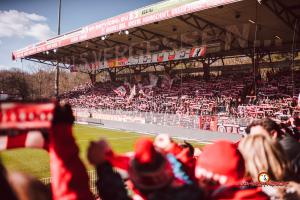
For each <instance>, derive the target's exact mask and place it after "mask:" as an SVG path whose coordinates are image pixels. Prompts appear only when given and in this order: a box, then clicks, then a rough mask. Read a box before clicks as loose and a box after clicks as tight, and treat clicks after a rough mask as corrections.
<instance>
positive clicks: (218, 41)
mask: <svg viewBox="0 0 300 200" xmlns="http://www.w3.org/2000/svg"><path fill="white" fill-rule="evenodd" d="M299 22H300V1H295V0H258V1H256V0H168V1H162V2H159V3H156V4H153V5H149V6H146V7H143V8H141V9H138V10H134V11H131V12H127V13H124V14H121V15H118V16H116V17H112V18H109V19H106V20H103V21H99V22H96V23H94V24H91V25H88V26H85V27H82V28H79V29H77V30H74V31H72V32H69V33H66V34H62V35H59V36H57V37H54V38H50V39H48V40H46V41H43V42H40V43H37V44H32V45H29V46H28V47H25V48H23V49H20V50H17V51H14V52H13V53H12V59H27V60H31V61H36V62H41V63H47V64H51V65H59V66H60V67H65V68H69V67H70V65H76V64H81V63H83V62H88V63H93V62H95V59H99V55H104V56H106V55H109V56H110V57H111V58H114V57H118V56H119V54H120V52H121V53H123V54H125V55H128V54H130V53H131V54H134V55H136V54H139V52H143V53H146V51H147V52H148V51H149V47H147V45H149V43H150V44H151V47H150V52H154V51H156V52H157V51H162V50H171V49H178V48H182V47H193V46H201V45H205V46H207V48H208V49H207V54H208V56H210V57H223V56H236V55H253V50H254V48H253V46H254V40H255V38H256V42H255V46H256V48H255V51H256V52H258V53H278V52H289V51H291V49H292V44H293V40H294V41H295V44H296V45H294V47H297V48H298V49H295V50H296V51H298V50H299V44H298V43H299V40H300V37H299V36H300V27H299ZM297 24H298V25H297ZM296 25H297V26H296ZM256 30H257V31H256ZM294 33H295V35H294ZM294 36H295V37H294ZM153 45H154V46H155V48H152V47H153ZM99 52H102V53H101V54H100V53H99ZM103 52H104V53H103Z"/></svg>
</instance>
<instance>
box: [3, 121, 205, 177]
mask: <svg viewBox="0 0 300 200" xmlns="http://www.w3.org/2000/svg"><path fill="white" fill-rule="evenodd" d="M73 130H74V137H75V138H76V142H77V144H78V146H79V148H80V158H81V159H82V161H83V162H84V164H85V166H86V167H87V169H93V166H91V165H90V164H89V163H88V161H87V158H86V151H87V148H88V145H89V142H90V141H92V140H97V139H99V138H105V139H107V140H108V142H109V144H110V145H111V146H112V148H113V149H114V151H116V152H118V153H124V152H128V151H132V149H133V146H134V143H135V141H136V140H137V139H138V138H139V137H141V135H140V134H137V133H133V132H125V131H117V130H108V129H102V128H99V127H95V126H87V125H75V126H74V128H73ZM192 144H193V145H195V146H199V147H202V146H203V144H199V143H198V144H197V143H192ZM0 159H1V160H2V162H3V164H4V165H5V167H6V168H7V169H8V170H11V171H20V172H24V173H28V174H31V175H33V176H35V177H37V178H45V177H50V172H49V156H48V154H47V152H46V151H44V150H39V149H16V150H8V151H5V152H1V153H0Z"/></svg>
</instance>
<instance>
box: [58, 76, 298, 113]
mask: <svg viewBox="0 0 300 200" xmlns="http://www.w3.org/2000/svg"><path fill="white" fill-rule="evenodd" d="M294 77H295V80H292V79H291V75H290V73H289V72H284V71H280V72H277V73H271V72H268V73H267V74H266V75H265V77H264V78H261V77H260V76H257V77H256V83H257V84H256V86H255V85H254V84H253V76H251V75H247V74H237V75H227V76H218V77H212V78H211V79H210V81H209V82H207V81H204V80H203V78H202V77H199V76H196V77H191V76H185V77H178V76H175V77H174V78H173V79H172V83H170V84H165V81H164V80H165V77H160V79H159V81H158V82H157V84H156V85H154V86H153V85H152V86H151V87H148V86H149V82H150V81H149V79H148V77H144V78H143V79H140V80H139V81H138V82H137V81H135V80H134V81H131V82H130V83H129V82H128V81H125V82H122V83H121V82H116V83H111V82H107V83H97V84H96V85H94V86H92V85H86V86H80V87H77V88H75V89H74V90H73V91H71V92H68V93H65V94H64V95H62V98H63V99H65V100H67V101H68V102H70V104H71V105H72V106H74V107H77V108H93V109H113V110H116V109H121V110H127V111H141V112H155V113H169V114H186V115H222V116H231V117H236V118H263V117H272V118H285V117H287V116H293V115H297V114H299V112H300V110H299V109H297V107H296V106H297V99H298V94H299V92H300V71H296V72H294ZM167 80H168V79H167ZM169 80H170V79H169ZM292 81H294V84H293V83H292ZM293 85H294V87H293ZM119 86H124V88H125V89H126V94H125V95H120V94H119V93H116V92H115V88H117V87H119ZM255 88H256V90H255ZM133 89H134V90H135V91H134V92H133ZM254 91H256V94H255V92H254Z"/></svg>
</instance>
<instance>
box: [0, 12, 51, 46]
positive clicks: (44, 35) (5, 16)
mask: <svg viewBox="0 0 300 200" xmlns="http://www.w3.org/2000/svg"><path fill="white" fill-rule="evenodd" d="M46 20H47V19H46V17H44V16H40V15H37V14H35V13H25V12H20V11H17V10H9V11H1V10H0V38H1V37H15V36H17V37H21V38H23V37H27V36H29V37H33V38H35V39H37V40H45V39H48V38H49V37H51V36H53V35H54V33H53V32H52V31H51V29H50V27H49V26H48V25H47V24H46V23H45V21H46Z"/></svg>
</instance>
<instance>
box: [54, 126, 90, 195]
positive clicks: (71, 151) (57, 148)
mask: <svg viewBox="0 0 300 200" xmlns="http://www.w3.org/2000/svg"><path fill="white" fill-rule="evenodd" d="M49 135H50V144H49V156H50V171H51V177H52V182H51V187H52V191H53V192H52V193H53V200H92V199H94V197H93V194H92V193H91V191H90V189H89V177H88V175H87V173H86V169H85V167H84V165H83V163H82V162H81V160H80V158H79V156H78V153H79V149H78V147H77V145H76V144H75V140H74V137H73V136H72V125H70V124H61V123H59V124H57V125H54V126H53V127H52V128H51V130H50V134H49Z"/></svg>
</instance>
